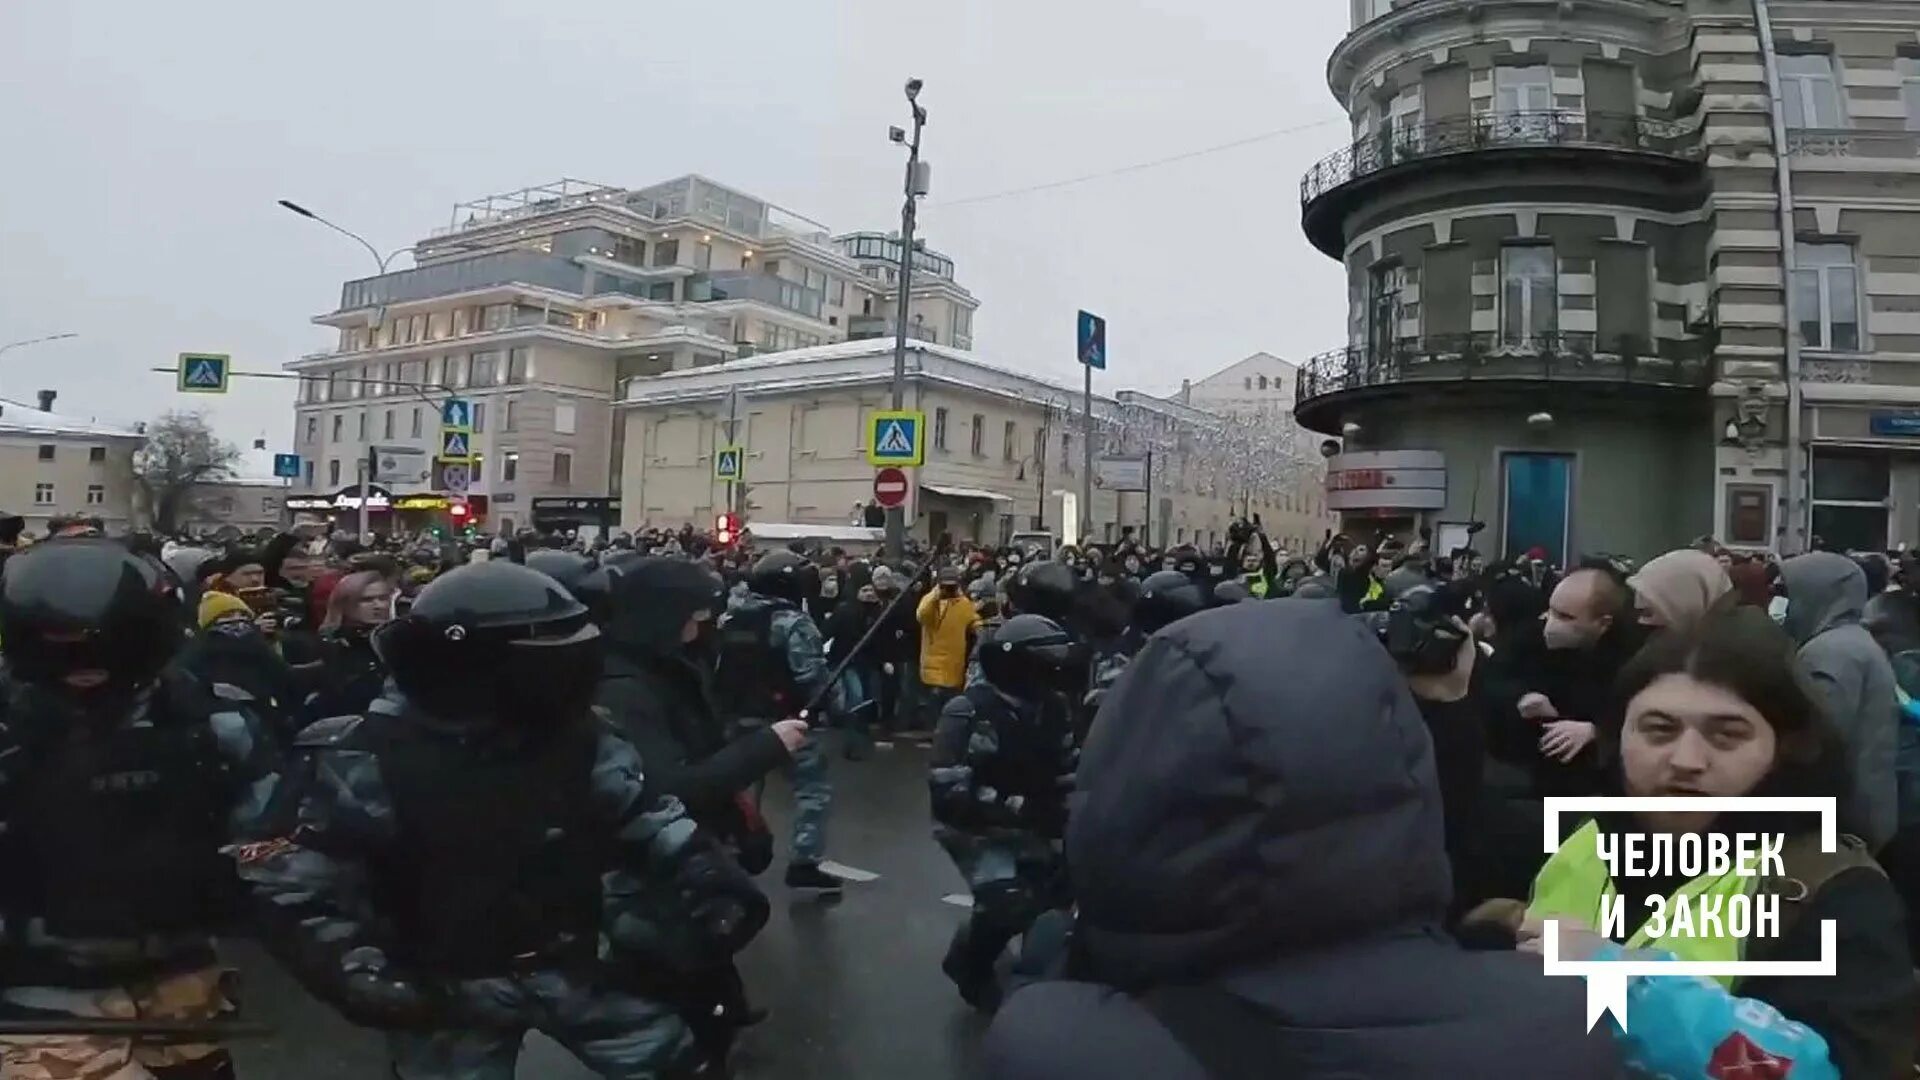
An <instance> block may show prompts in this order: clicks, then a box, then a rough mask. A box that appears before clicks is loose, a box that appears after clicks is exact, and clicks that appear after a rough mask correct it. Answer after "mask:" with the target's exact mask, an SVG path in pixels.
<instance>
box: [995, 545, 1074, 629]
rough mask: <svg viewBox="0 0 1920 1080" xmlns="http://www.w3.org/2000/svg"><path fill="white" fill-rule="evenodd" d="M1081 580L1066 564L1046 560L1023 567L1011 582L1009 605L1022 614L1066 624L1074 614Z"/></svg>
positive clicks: (1008, 593)
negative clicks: (1075, 600) (1039, 616)
mask: <svg viewBox="0 0 1920 1080" xmlns="http://www.w3.org/2000/svg"><path fill="white" fill-rule="evenodd" d="M1079 592H1080V578H1079V576H1078V575H1076V574H1075V573H1074V572H1073V569H1072V568H1071V567H1069V566H1067V565H1066V564H1065V563H1061V562H1055V561H1053V560H1051V559H1042V560H1040V561H1038V562H1030V563H1028V564H1027V565H1025V566H1022V567H1021V568H1020V570H1019V572H1018V573H1016V574H1014V575H1013V579H1012V580H1011V581H1009V582H1007V587H1006V593H1007V603H1008V604H1009V605H1011V607H1012V609H1013V610H1014V611H1015V612H1017V613H1019V614H1022V615H1042V616H1045V617H1046V618H1049V619H1052V620H1053V621H1055V622H1065V621H1066V620H1067V618H1068V617H1069V616H1071V615H1072V614H1073V603H1074V598H1075V597H1076V596H1078V595H1079Z"/></svg>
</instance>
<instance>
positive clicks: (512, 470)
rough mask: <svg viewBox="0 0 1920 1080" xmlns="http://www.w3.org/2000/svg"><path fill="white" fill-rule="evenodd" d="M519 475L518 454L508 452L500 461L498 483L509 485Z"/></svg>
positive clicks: (517, 452) (514, 451) (511, 451)
mask: <svg viewBox="0 0 1920 1080" xmlns="http://www.w3.org/2000/svg"><path fill="white" fill-rule="evenodd" d="M519 475H520V452H519V451H518V450H509V451H507V453H506V456H505V457H504V458H502V459H501V461H500V482H501V483H503V484H511V483H513V481H514V479H515V478H516V477H518V476H519Z"/></svg>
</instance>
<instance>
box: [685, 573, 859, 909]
mask: <svg viewBox="0 0 1920 1080" xmlns="http://www.w3.org/2000/svg"><path fill="white" fill-rule="evenodd" d="M819 580H820V574H819V571H818V570H817V569H815V568H814V565H813V564H812V563H811V562H808V561H807V559H806V558H805V557H804V556H801V555H798V554H795V553H794V552H791V551H775V552H772V553H770V554H768V555H764V556H762V557H761V558H760V560H759V561H758V562H756V563H754V564H753V569H752V570H751V571H749V572H748V574H747V580H746V590H745V592H744V593H736V594H734V595H733V596H732V597H730V598H729V600H728V603H727V612H726V614H725V615H722V616H721V617H720V623H719V626H718V627H717V628H716V630H715V635H716V638H717V643H716V644H717V647H718V649H719V659H718V670H717V672H716V675H715V678H714V691H715V697H716V698H717V700H716V702H715V704H716V706H717V707H718V709H719V711H720V714H721V716H722V717H724V718H725V719H726V720H727V721H728V722H729V723H732V724H735V725H737V726H739V727H744V728H751V727H764V726H766V725H768V724H771V723H773V722H775V721H777V720H784V719H786V718H788V717H792V716H796V715H798V714H799V712H800V710H802V709H804V708H806V707H807V704H808V703H809V702H810V701H812V700H813V699H814V696H815V695H817V694H822V693H823V688H825V687H826V681H827V675H828V668H827V653H826V643H825V641H824V640H823V639H822V638H821V636H820V628H819V626H817V625H815V623H814V621H813V619H812V618H810V617H809V616H808V615H807V613H806V611H805V610H804V605H805V603H806V600H807V598H808V597H810V596H812V595H813V593H814V591H815V589H816V588H817V587H818V584H819ZM831 698H832V695H831V694H830V693H829V694H827V695H826V698H825V699H823V700H822V701H820V702H819V703H818V704H817V705H816V706H815V708H814V710H813V713H812V715H811V716H810V717H809V718H808V719H809V722H810V723H812V724H813V728H812V730H809V731H808V732H807V737H806V739H805V740H804V741H802V742H801V744H800V748H799V749H798V750H795V751H794V752H793V756H792V760H791V762H790V763H789V764H788V765H787V766H786V769H787V775H788V777H789V778H790V779H791V781H792V783H793V802H794V814H793V846H792V857H791V859H790V860H789V861H788V864H787V874H786V883H787V885H788V887H790V888H794V889H805V890H809V891H818V892H837V891H839V889H840V887H841V885H840V880H839V879H838V878H835V877H833V876H832V875H830V874H827V873H825V872H824V871H822V870H821V869H820V862H821V860H822V859H824V858H826V853H827V812H828V810H829V809H830V808H831V807H832V804H833V785H832V783H831V782H830V781H829V780H828V779H827V755H826V751H825V750H824V749H823V748H822V747H821V745H820V735H819V722H820V721H824V719H825V718H826V717H827V716H828V715H830V714H831V713H832V712H834V711H835V710H836V709H838V707H839V703H838V702H836V701H833V700H831Z"/></svg>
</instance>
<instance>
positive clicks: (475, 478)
mask: <svg viewBox="0 0 1920 1080" xmlns="http://www.w3.org/2000/svg"><path fill="white" fill-rule="evenodd" d="M485 457H486V455H484V454H475V455H473V471H472V472H471V473H469V474H468V476H467V479H468V480H469V481H471V482H473V483H476V484H477V483H479V482H480V466H481V464H482V463H483V462H484V460H485Z"/></svg>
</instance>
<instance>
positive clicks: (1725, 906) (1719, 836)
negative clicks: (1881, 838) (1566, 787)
mask: <svg viewBox="0 0 1920 1080" xmlns="http://www.w3.org/2000/svg"><path fill="white" fill-rule="evenodd" d="M1543 803H1544V808H1545V810H1546V814H1545V818H1546V820H1545V821H1544V822H1543V842H1544V844H1545V850H1546V852H1547V853H1548V854H1549V855H1551V854H1553V853H1554V852H1556V851H1558V850H1559V849H1560V846H1561V844H1560V814H1561V812H1562V811H1570V812H1573V813H1602V812H1620V811H1625V812H1627V813H1669V814H1671V813H1714V814H1743V813H1744V814H1755V813H1801V814H1813V813H1817V814H1819V815H1820V850H1821V851H1825V852H1835V851H1838V850H1839V849H1840V833H1839V824H1838V817H1839V807H1838V800H1835V799H1832V798H1828V797H1824V796H1806V797H1798V796H1791V797H1790V796H1768V797H1754V798H1738V797H1736V798H1719V797H1714V796H1704V795H1701V796H1695V795H1687V796H1664V795H1654V796H1645V797H1610V796H1594V797H1576V796H1550V797H1548V798H1546V799H1545V800H1543ZM1785 843H1786V837H1785V836H1783V835H1781V834H1779V833H1727V832H1721V833H1712V834H1691V833H1687V834H1673V833H1666V832H1655V831H1643V832H1630V833H1616V834H1611V835H1610V834H1607V833H1604V832H1599V833H1596V834H1595V845H1594V853H1595V855H1597V856H1598V857H1599V858H1600V859H1601V861H1602V862H1604V863H1605V864H1606V865H1607V869H1608V873H1609V876H1611V877H1612V878H1614V879H1615V880H1618V879H1619V878H1621V877H1654V876H1666V875H1670V874H1676V873H1678V874H1680V875H1682V876H1685V877H1687V878H1693V877H1698V876H1700V875H1701V874H1705V873H1713V874H1716V875H1725V874H1728V873H1731V874H1735V875H1737V876H1740V877H1769V876H1770V877H1780V876H1784V874H1785V870H1784V866H1783V864H1782V863H1781V860H1780V852H1781V849H1782V848H1783V847H1784V845H1785ZM1689 870H1691V872H1690V873H1689V872H1688V871H1689ZM1779 902H1780V897H1779V895H1778V894H1774V893H1767V894H1763V895H1754V894H1752V893H1751V892H1749V893H1744V894H1742V895H1739V896H1732V897H1722V896H1719V895H1718V894H1715V895H1712V896H1681V895H1676V896H1673V897H1664V896H1656V897H1651V898H1649V899H1648V902H1647V903H1648V906H1649V907H1651V908H1652V909H1653V910H1652V912H1651V914H1650V916H1649V918H1648V921H1647V925H1646V930H1647V934H1648V936H1649V937H1650V938H1652V939H1653V941H1652V942H1651V944H1655V945H1657V944H1659V943H1660V942H1661V941H1675V940H1678V941H1684V940H1687V939H1689V938H1699V937H1706V936H1711V937H1722V936H1727V935H1729V934H1731V936H1734V937H1739V938H1742V939H1746V938H1749V937H1759V938H1768V937H1777V936H1779V933H1780V913H1779ZM1625 920H1626V906H1625V900H1624V898H1622V897H1618V896H1612V897H1608V898H1604V899H1603V900H1602V902H1601V919H1600V922H1601V925H1600V926H1598V927H1594V928H1593V929H1594V931H1595V932H1597V933H1599V934H1601V935H1602V936H1607V937H1610V936H1612V933H1613V932H1620V931H1623V930H1624V929H1625ZM1837 926H1838V924H1836V923H1835V922H1834V921H1833V920H1832V919H1822V920H1820V959H1818V960H1633V959H1625V960H1562V959H1560V920H1558V919H1544V920H1542V921H1541V928H1540V934H1541V942H1540V944H1541V952H1542V954H1543V955H1544V956H1545V957H1546V972H1547V974H1549V975H1581V976H1585V978H1586V980H1587V1030H1589V1031H1591V1030H1593V1026H1594V1025H1595V1024H1597V1023H1599V1022H1600V1018H1601V1017H1603V1016H1605V1015H1606V1014H1607V1013H1612V1014H1613V1016H1614V1019H1615V1020H1616V1021H1617V1022H1618V1023H1619V1024H1620V1030H1622V1031H1625V1030H1626V1029H1627V980H1628V979H1629V978H1632V977H1634V976H1636V975H1673V976H1702V977H1706V978H1724V977H1729V976H1732V977H1744V976H1751V975H1785V976H1801V975H1825V976H1831V975H1832V974H1834V971H1835V952H1834V946H1835V942H1836V940H1837V939H1838V929H1837Z"/></svg>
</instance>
